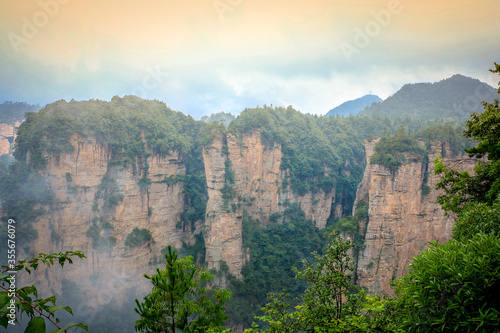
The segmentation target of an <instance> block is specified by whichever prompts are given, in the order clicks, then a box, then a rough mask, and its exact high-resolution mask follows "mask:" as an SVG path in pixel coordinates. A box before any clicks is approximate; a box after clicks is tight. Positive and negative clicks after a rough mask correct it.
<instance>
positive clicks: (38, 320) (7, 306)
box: [0, 220, 88, 333]
mask: <svg viewBox="0 0 500 333" xmlns="http://www.w3.org/2000/svg"><path fill="white" fill-rule="evenodd" d="M10 221H13V220H9V225H11V223H10ZM9 229H10V228H9ZM9 238H10V237H9ZM9 244H11V243H10V242H9ZM12 244H14V245H15V243H12ZM9 248H11V247H10V246H9ZM11 249H12V250H14V252H10V251H9V253H13V254H15V247H13V248H11ZM12 250H11V251H12ZM72 256H77V257H79V258H85V255H84V254H83V253H82V252H80V251H66V252H59V253H51V254H46V253H40V254H39V255H38V257H35V258H32V259H25V260H19V261H18V263H17V264H9V265H6V266H2V268H3V270H2V272H1V273H0V289H1V291H0V325H1V326H3V327H5V328H6V329H7V328H8V326H9V325H19V324H20V323H19V321H18V319H19V318H18V314H25V315H26V316H28V318H30V321H29V322H28V326H27V327H26V330H25V331H24V332H25V333H42V332H43V333H45V332H46V329H47V328H46V323H47V322H49V323H51V324H52V325H53V326H55V327H56V329H55V330H52V331H50V332H51V333H61V332H67V331H68V329H70V328H71V327H80V328H82V329H84V330H85V331H87V332H88V327H87V326H86V325H84V324H81V323H79V324H70V325H68V326H67V327H63V325H61V323H60V321H59V319H58V318H57V317H56V316H55V312H56V311H58V310H65V311H67V312H68V313H70V314H71V315H73V310H72V309H71V308H70V307H69V306H62V305H57V304H56V297H55V296H50V297H47V298H41V297H39V296H38V291H37V289H36V287H35V286H25V287H19V286H18V280H16V274H14V273H12V272H20V271H23V270H25V271H26V272H28V273H29V274H31V271H35V270H36V269H37V268H39V265H40V264H42V263H43V264H45V265H47V266H48V267H50V266H53V265H54V261H56V262H58V263H59V264H60V265H61V267H64V264H65V263H66V262H69V263H70V264H72V263H73V260H72V259H71V257H72ZM13 261H14V260H13Z"/></svg>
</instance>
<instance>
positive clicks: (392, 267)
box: [356, 140, 477, 295]
mask: <svg viewBox="0 0 500 333" xmlns="http://www.w3.org/2000/svg"><path fill="white" fill-rule="evenodd" d="M376 142H378V140H374V141H372V142H366V154H367V163H368V164H367V166H366V170H365V173H364V177H363V180H362V182H361V183H360V184H359V186H358V191H357V194H356V201H358V200H361V199H363V198H365V197H366V195H368V198H369V211H368V215H369V216H368V224H367V226H366V236H365V248H364V249H363V250H361V251H360V253H359V256H358V260H357V262H358V266H357V282H358V284H359V285H360V286H361V287H365V288H367V289H368V290H369V291H370V292H375V293H381V294H384V295H392V294H393V290H392V289H391V287H390V286H389V282H390V281H391V280H393V279H395V278H398V277H400V276H402V275H405V274H406V273H407V269H408V265H409V264H410V263H411V262H412V258H413V257H414V256H416V255H418V254H419V253H420V251H422V250H424V249H425V248H427V243H428V242H430V241H434V240H438V241H439V242H440V243H443V242H446V241H447V240H448V239H449V238H450V235H451V229H452V225H453V220H452V219H451V218H449V217H446V216H444V212H443V211H442V210H441V208H440V207H441V206H440V204H438V203H437V202H436V197H437V195H438V192H437V191H436V190H434V186H435V184H436V182H437V181H438V179H439V176H436V175H434V160H435V159H436V157H437V156H438V154H439V153H441V151H442V150H443V148H444V149H445V150H446V151H447V152H448V156H446V157H444V163H445V164H450V165H451V164H452V163H451V162H452V161H456V160H460V161H462V162H463V163H460V167H461V168H462V169H467V170H469V171H472V168H473V166H474V165H475V164H476V162H477V161H476V160H473V159H469V158H468V156H467V155H466V154H459V155H452V154H451V149H450V148H449V146H448V145H447V144H444V147H443V144H442V143H439V142H432V143H431V147H430V150H429V158H428V161H429V162H428V163H423V162H418V161H417V159H416V158H414V157H412V156H407V157H406V159H407V162H406V163H404V164H403V165H402V166H400V167H399V169H398V170H397V171H396V172H394V173H391V172H390V171H389V169H387V168H386V167H384V166H382V165H378V164H370V156H371V155H372V154H373V151H374V149H373V148H374V146H375V144H376ZM425 177H426V178H427V186H429V187H430V188H431V189H432V190H431V192H430V193H429V194H427V195H425V194H424V193H423V191H422V189H423V186H424V185H425V184H424V178H425Z"/></svg>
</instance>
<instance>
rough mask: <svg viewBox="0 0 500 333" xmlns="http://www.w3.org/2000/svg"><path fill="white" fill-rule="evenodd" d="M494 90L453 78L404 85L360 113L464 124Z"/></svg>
mask: <svg viewBox="0 0 500 333" xmlns="http://www.w3.org/2000/svg"><path fill="white" fill-rule="evenodd" d="M494 98H496V92H495V89H493V88H492V87H491V86H489V85H487V84H486V83H483V82H481V81H479V80H476V79H471V78H469V77H466V76H463V75H454V76H452V77H450V78H448V79H446V80H442V81H439V82H436V83H414V84H406V85H404V86H403V87H402V88H401V89H400V90H399V91H397V92H396V93H395V94H394V95H392V96H390V97H388V98H387V99H385V100H384V101H383V102H381V103H377V104H373V105H371V106H370V107H368V108H366V109H365V110H364V111H362V112H361V114H362V115H367V116H382V117H391V118H392V117H408V118H415V119H435V118H438V119H442V120H448V121H458V122H461V123H463V122H464V121H465V120H466V119H468V118H469V115H470V113H471V112H481V110H482V106H481V102H483V101H487V102H489V103H491V102H492V101H493V99H494Z"/></svg>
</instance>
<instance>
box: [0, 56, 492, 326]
mask: <svg viewBox="0 0 500 333" xmlns="http://www.w3.org/2000/svg"><path fill="white" fill-rule="evenodd" d="M498 71H500V66H499V65H497V67H496V72H498ZM460 79H461V78H460V77H453V78H451V79H449V80H448V82H447V83H452V84H451V85H446V88H445V90H443V91H442V89H441V88H442V86H444V82H440V83H436V84H434V85H426V84H422V85H411V86H405V87H403V89H402V90H401V91H400V92H398V93H397V94H395V95H394V96H392V97H390V98H389V99H388V100H386V101H385V102H383V103H379V104H375V105H374V106H372V107H371V108H368V109H367V110H366V111H365V112H362V113H361V114H360V115H357V116H348V117H342V116H333V117H319V116H315V115H308V114H307V115H306V114H302V113H300V112H299V111H297V110H295V109H293V108H292V107H287V108H284V107H268V106H263V107H257V108H248V109H245V110H244V111H242V112H241V114H240V115H239V116H238V117H237V118H236V119H231V117H232V115H230V114H229V115H228V114H224V113H220V114H217V115H215V116H213V117H211V118H206V119H203V121H196V120H194V119H193V118H192V117H190V116H186V115H184V114H182V113H181V112H177V111H173V110H171V109H170V108H169V107H167V106H166V104H165V103H163V102H159V101H156V100H155V101H148V100H143V99H140V98H138V97H135V96H125V97H123V98H120V97H114V98H113V99H112V100H111V101H110V102H105V101H100V100H90V101H83V102H76V101H71V102H69V103H68V102H66V101H63V100H61V101H58V102H55V103H52V104H49V105H47V106H46V107H44V108H43V109H41V110H40V111H39V112H28V113H27V114H26V121H25V122H24V123H23V125H22V126H21V127H20V128H19V131H18V138H17V140H16V150H15V153H14V156H15V159H16V160H15V162H14V163H12V164H11V165H10V166H9V169H8V170H3V171H2V170H1V169H0V200H1V203H2V210H3V212H4V214H5V216H4V217H2V221H3V223H4V224H5V225H7V224H9V223H10V222H9V219H15V220H16V221H17V223H18V225H17V226H18V236H19V237H21V236H22V238H23V239H24V241H25V242H29V240H32V239H34V238H36V237H37V234H36V231H35V230H34V229H33V228H32V226H31V222H32V221H33V220H35V219H36V217H37V216H39V215H43V214H44V213H45V209H47V208H49V209H55V208H56V207H57V202H56V200H55V199H54V194H53V193H52V190H51V188H50V184H48V183H47V182H46V180H45V179H44V177H43V171H44V169H45V168H46V165H47V154H52V155H55V156H57V155H58V154H62V153H64V152H69V151H72V149H73V147H72V145H71V144H70V138H71V136H73V135H75V134H77V135H80V136H82V137H94V138H96V140H97V141H98V142H100V143H102V144H106V145H108V146H109V147H110V150H111V154H112V156H111V164H112V165H121V166H124V167H133V168H137V167H138V166H139V167H140V168H142V171H143V173H144V175H147V173H148V164H147V163H146V160H147V157H148V156H150V155H159V156H165V155H167V154H169V153H170V152H172V151H174V150H175V151H178V152H180V154H181V156H182V159H183V161H184V163H185V165H186V175H185V176H182V177H179V178H178V179H177V178H176V179H165V180H164V181H165V182H183V184H184V193H183V195H184V197H185V200H184V202H185V207H184V213H183V218H182V221H179V222H180V224H181V226H182V228H195V222H196V221H200V220H201V221H203V220H204V219H205V216H204V214H205V208H206V205H207V200H208V197H207V185H206V180H205V176H204V165H203V160H202V151H203V149H204V147H206V146H207V145H209V144H210V143H211V142H212V140H213V138H214V136H215V135H216V133H221V132H223V133H230V134H232V135H234V136H235V137H237V138H239V139H241V138H242V136H244V135H248V134H251V133H253V132H255V131H258V132H259V133H260V137H261V140H262V142H263V143H264V144H265V145H266V147H267V149H271V148H272V147H273V146H274V145H275V144H279V145H280V146H281V151H282V154H283V156H282V163H281V168H282V169H283V170H287V171H288V173H287V179H286V182H287V184H289V185H290V187H291V189H292V190H293V192H294V193H297V194H298V195H303V194H305V193H307V192H312V193H315V192H321V191H322V192H325V193H326V192H327V191H331V190H332V189H335V192H336V193H335V195H336V200H337V201H338V202H342V207H343V209H344V211H343V212H342V216H343V218H335V217H334V216H333V215H332V216H331V217H330V218H329V219H328V223H327V227H326V228H325V229H323V230H319V229H318V228H316V227H315V226H314V224H313V222H312V221H311V220H308V219H307V218H306V215H305V213H304V212H303V211H302V210H301V209H300V207H299V206H298V205H297V204H296V203H287V204H286V207H285V209H284V211H283V213H282V214H273V215H272V216H271V217H270V218H269V221H268V222H267V223H261V222H262V221H257V220H256V219H255V218H254V217H253V216H251V215H249V214H247V212H245V211H244V212H243V220H242V224H243V230H242V237H243V245H244V247H245V248H248V249H249V253H250V256H249V258H250V260H249V261H248V262H247V263H246V264H245V266H244V267H243V269H242V271H241V275H242V277H241V278H237V277H235V276H232V275H231V274H229V273H228V271H227V267H226V266H224V265H221V269H220V271H219V272H217V271H208V270H207V269H206V268H207V267H206V262H205V259H204V254H205V245H204V239H203V237H202V236H201V234H199V235H200V236H198V237H197V238H196V243H194V245H192V246H189V245H185V246H184V247H183V248H179V249H172V248H171V247H170V246H169V247H168V248H167V247H166V249H165V253H164V254H165V261H164V263H162V264H160V265H159V268H158V270H157V272H156V274H154V275H151V276H146V278H147V279H148V281H150V282H151V284H152V291H151V293H150V294H148V295H147V296H146V297H145V298H144V299H143V300H136V302H135V303H134V302H133V300H132V299H130V300H126V301H125V302H123V303H122V304H111V303H110V304H109V305H108V307H107V308H106V309H102V310H103V311H102V315H100V316H98V317H96V318H94V320H93V322H91V323H88V322H85V318H84V317H82V316H79V314H78V313H75V316H76V319H77V320H78V321H81V322H82V323H84V324H86V325H88V327H87V326H85V325H83V324H78V325H77V326H78V327H80V328H82V329H85V330H88V331H93V332H104V331H116V330H117V329H120V330H122V331H124V332H125V331H132V327H131V326H133V325H134V322H135V330H137V331H141V332H156V331H160V328H161V329H165V328H166V327H168V328H169V329H170V332H174V331H175V329H176V328H178V329H182V330H183V331H186V332H224V331H225V328H224V325H226V327H240V328H246V329H247V331H246V332H301V331H307V332H450V331H454V332H469V331H478V332H495V331H497V330H498V328H497V324H498V321H499V320H500V312H499V311H500V303H499V301H498V298H497V297H496V295H498V294H499V293H500V281H499V277H500V262H499V261H500V241H499V239H498V232H499V231H500V228H499V221H500V220H499V219H498V217H499V216H500V213H499V207H500V206H499V205H500V203H499V198H498V193H499V192H500V185H499V184H500V183H499V182H500V181H499V179H500V177H499V176H500V164H499V163H500V162H499V161H500V156H499V149H498V147H499V140H500V138H499V137H498V133H497V129H498V126H500V125H499V124H500V106H499V103H500V102H499V101H498V100H495V101H492V100H491V99H490V102H491V103H486V104H485V105H484V108H485V111H484V112H483V113H473V114H472V115H471V116H470V119H469V120H467V122H466V123H463V122H462V121H463V119H464V118H465V117H466V116H467V117H469V114H468V113H467V114H465V113H463V112H462V113H461V111H460V112H457V113H454V114H451V113H450V108H449V105H448V106H446V105H444V104H442V105H440V106H438V105H437V104H432V103H434V102H432V103H431V102H430V101H436V100H438V99H441V102H442V103H445V102H446V101H447V99H446V98H450V99H455V100H459V99H460V97H459V96H460V94H462V92H461V90H460V89H458V88H457V90H456V91H455V90H453V87H455V85H454V84H453V83H454V82H455V80H460ZM430 86H433V89H434V88H436V89H435V90H432V93H430V92H429V89H430ZM443 89H444V88H443ZM410 90H411V91H415V90H417V91H418V93H417V94H413V93H412V94H411V96H410V95H408V96H407V95H405V94H406V93H407V92H408V91H410ZM468 91H470V89H469V90H468ZM499 93H500V89H499ZM444 95H446V96H448V97H446V98H443V96H444ZM424 96H426V104H425V105H424V104H422V105H421V107H422V108H421V109H419V111H418V117H417V112H416V111H415V109H411V108H407V107H405V104H404V103H406V102H405V101H407V100H412V99H416V101H412V102H415V103H414V105H419V103H420V102H419V101H420V100H423V98H424ZM437 96H439V98H438V97H437ZM431 97H432V98H431ZM384 103H385V105H386V106H384ZM436 103H437V102H436ZM382 106H384V107H385V110H386V111H384V112H378V111H377V110H378V109H376V108H379V107H382ZM393 109H394V110H399V111H398V117H396V116H395V114H393V112H392V111H390V110H393ZM424 109H425V110H427V109H428V110H429V112H428V113H426V111H425V110H424ZM387 110H389V111H387ZM400 110H407V112H406V113H404V112H403V113H402V112H400ZM422 110H424V111H422ZM430 110H432V113H431V112H430ZM431 114H432V116H431ZM223 125H224V126H223ZM462 133H464V135H462ZM375 138H380V140H379V141H378V143H377V144H376V145H375V154H374V155H373V156H372V159H371V163H375V164H382V165H385V166H386V167H387V168H388V169H389V170H390V171H391V172H396V171H397V169H398V167H399V166H400V165H401V164H402V163H404V162H405V160H406V158H407V157H408V156H411V158H413V159H419V160H422V161H424V160H428V148H429V144H430V142H431V141H433V140H439V141H442V142H449V144H450V149H451V150H452V151H453V152H454V153H457V152H460V151H463V150H464V149H465V150H466V152H468V153H469V154H470V155H471V156H475V157H477V158H483V157H487V161H486V162H480V163H478V164H477V166H476V169H475V175H471V174H469V173H467V172H462V173H459V172H457V171H455V170H453V169H451V168H449V167H447V166H445V165H444V164H443V163H442V161H440V160H437V161H436V162H437V167H436V170H435V171H436V173H438V174H440V175H441V177H442V178H441V180H440V182H439V183H438V185H437V188H439V189H441V190H442V191H443V192H442V195H441V196H440V197H439V198H438V201H439V203H440V204H442V205H443V209H444V210H445V211H446V212H448V213H449V214H450V215H452V216H453V217H454V218H455V220H456V224H455V226H454V229H453V234H452V239H451V240H450V241H449V242H447V243H445V244H438V243H437V242H434V243H432V244H431V246H430V248H429V249H428V250H426V251H424V252H422V254H421V255H420V256H418V257H415V258H414V261H413V264H411V266H410V273H409V274H408V275H406V276H404V277H402V278H400V279H397V280H396V281H394V290H395V296H394V297H390V298H389V297H381V296H378V295H367V294H366V292H365V291H364V290H362V289H359V288H358V287H356V285H355V284H354V282H355V277H354V276H352V275H351V274H352V273H351V272H352V271H353V268H354V265H355V264H356V263H355V262H354V261H353V260H352V259H350V255H352V253H353V251H356V250H357V249H359V248H360V247H362V246H363V235H362V234H360V233H358V229H359V228H358V227H359V225H358V224H359V222H360V221H361V220H362V219H364V218H366V216H367V214H368V213H367V212H368V206H367V202H366V201H363V200H361V201H359V202H358V205H357V207H356V214H354V215H352V210H353V205H354V200H355V195H356V188H357V186H358V184H359V182H360V181H361V179H362V176H363V171H364V168H365V163H366V162H365V151H364V143H365V140H367V141H372V140H373V139H375ZM446 153H447V152H446V151H442V152H441V154H442V156H443V155H445V154H446ZM226 177H230V175H229V176H228V175H226ZM108 180H109V184H104V185H103V187H102V191H100V192H99V193H100V194H99V195H101V196H103V197H105V199H106V203H107V205H113V202H116V201H120V200H123V198H120V197H119V195H117V194H116V193H115V192H114V190H113V186H114V185H113V182H112V180H110V179H109V178H108ZM226 180H227V179H226ZM68 181H69V180H68ZM141 181H142V183H141ZM141 181H140V184H139V185H140V186H144V187H147V186H148V179H147V177H144V178H143V179H141ZM94 222H95V224H94V227H95V228H99V227H102V225H100V224H99V223H100V222H99V221H98V219H97V220H96V221H94ZM136 229H137V230H136ZM136 229H134V231H133V232H132V233H131V234H130V235H129V236H130V237H129V238H127V241H126V242H127V244H128V245H127V246H129V247H134V246H136V244H141V243H142V242H146V241H148V240H149V239H150V238H151V234H150V233H149V231H148V230H147V229H139V228H136ZM89 230H90V229H89ZM339 234H344V235H350V236H351V237H350V240H349V239H343V238H341V237H339V236H338V235H339ZM87 236H88V237H89V238H92V237H93V236H92V233H87ZM2 237H4V239H2V244H5V245H4V246H2V249H3V250H4V252H7V250H8V249H7V238H6V237H8V236H6V235H4V236H2ZM92 239H93V244H94V245H96V246H99V244H100V243H99V242H102V241H103V240H100V239H99V237H98V236H95V238H92ZM109 241H110V240H106V242H109ZM24 245H26V244H23V246H24ZM75 256H76V257H80V258H82V257H83V256H84V254H82V253H80V252H66V253H59V254H51V255H47V254H40V256H38V257H36V256H35V258H34V259H32V260H31V261H25V262H19V263H18V265H17V266H15V267H14V268H12V267H11V269H15V270H18V271H19V270H23V269H30V270H36V269H37V268H38V266H39V264H42V263H43V264H47V265H49V266H52V265H54V262H56V263H59V264H61V265H63V264H64V263H65V262H68V263H72V259H71V258H74V257H75ZM75 260H76V259H75ZM7 268H8V267H7ZM222 276H225V277H226V278H227V279H225V280H226V281H227V285H226V286H225V288H221V287H222V286H218V285H217V283H218V282H220V281H223V280H224V279H221V277H222ZM217 277H219V279H218V278H217ZM0 279H1V280H2V286H4V285H6V286H7V285H8V283H9V281H8V275H5V271H4V272H3V273H2V276H1V277H0ZM62 285H63V289H62V290H63V292H62V295H58V296H59V297H57V304H65V303H66V304H70V305H72V306H73V307H74V305H75V304H77V303H78V302H80V301H81V299H83V297H84V295H83V294H82V293H81V292H80V291H79V289H78V286H77V285H76V284H74V283H73V282H72V281H63V284H62ZM2 288H3V289H4V290H5V291H2V292H0V310H1V311H2V312H1V313H0V325H2V326H4V327H7V323H8V316H7V314H8V309H7V306H8V303H9V297H7V291H8V288H7V289H5V288H4V287H2ZM33 288H34V287H24V288H21V289H18V291H17V294H16V297H17V299H18V301H17V303H16V306H17V308H18V311H20V312H24V313H25V316H26V317H27V318H29V319H30V322H29V325H28V330H27V331H28V332H31V331H32V332H38V331H42V330H43V331H45V324H46V323H47V326H48V325H49V321H51V320H54V313H55V311H57V310H66V311H67V312H71V309H69V308H67V307H66V308H64V307H60V306H57V305H56V304H55V298H46V299H42V298H39V297H38V295H37V293H36V289H33ZM28 299H29V301H27V300H28ZM23 300H24V301H25V302H23ZM167 300H168V302H167ZM32 301H33V303H32ZM26 302H27V303H30V304H27V303H26ZM49 303H50V305H49ZM134 308H135V311H136V314H137V315H138V316H139V317H140V319H137V318H134V317H132V313H133V310H134ZM36 311H40V313H42V312H43V311H45V312H44V313H45V316H40V315H35V312H36ZM110 314H111V316H110ZM59 317H61V318H63V319H67V315H63V316H59ZM111 317H112V319H110V318H111ZM136 320H137V321H136ZM54 321H55V320H54ZM224 323H225V324H224ZM30 327H31V329H32V330H31V331H30V330H29V329H30ZM165 331H167V330H166V329H165Z"/></svg>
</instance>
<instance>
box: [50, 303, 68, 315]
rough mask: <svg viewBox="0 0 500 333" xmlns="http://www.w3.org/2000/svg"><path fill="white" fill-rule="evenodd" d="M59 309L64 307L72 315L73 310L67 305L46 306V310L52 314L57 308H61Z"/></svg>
mask: <svg viewBox="0 0 500 333" xmlns="http://www.w3.org/2000/svg"><path fill="white" fill-rule="evenodd" d="M61 309H64V310H66V311H67V312H69V313H71V315H72V316H74V314H73V310H72V309H71V308H70V307H69V306H62V305H54V306H49V307H48V308H47V312H49V313H51V314H53V313H54V312H56V311H57V310H61Z"/></svg>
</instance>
